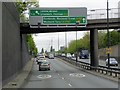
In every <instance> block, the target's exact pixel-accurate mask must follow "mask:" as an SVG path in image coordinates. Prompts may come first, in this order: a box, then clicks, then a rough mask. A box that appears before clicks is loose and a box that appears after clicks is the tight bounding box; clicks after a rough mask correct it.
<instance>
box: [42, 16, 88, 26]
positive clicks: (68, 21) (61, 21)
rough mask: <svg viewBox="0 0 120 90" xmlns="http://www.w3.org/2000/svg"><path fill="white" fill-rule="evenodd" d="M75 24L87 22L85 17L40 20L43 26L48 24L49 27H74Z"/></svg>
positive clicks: (45, 18) (44, 18)
mask: <svg viewBox="0 0 120 90" xmlns="http://www.w3.org/2000/svg"><path fill="white" fill-rule="evenodd" d="M76 22H79V24H86V23H87V20H86V18H85V17H43V20H42V23H43V24H49V25H50V24H51V25H52V24H55V25H56V24H61V25H64V24H65V25H67V24H70V25H71V24H72V25H75V24H76Z"/></svg>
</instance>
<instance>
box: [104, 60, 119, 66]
mask: <svg viewBox="0 0 120 90" xmlns="http://www.w3.org/2000/svg"><path fill="white" fill-rule="evenodd" d="M106 66H108V59H106ZM110 66H118V62H117V60H116V59H115V58H110Z"/></svg>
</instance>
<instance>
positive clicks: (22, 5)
mask: <svg viewBox="0 0 120 90" xmlns="http://www.w3.org/2000/svg"><path fill="white" fill-rule="evenodd" d="M15 4H16V7H17V10H18V12H19V15H20V20H21V22H25V21H27V22H28V21H29V19H28V18H27V17H26V15H25V12H26V11H28V10H29V8H31V7H39V2H38V0H34V2H29V1H27V0H25V1H24V2H16V3H15Z"/></svg>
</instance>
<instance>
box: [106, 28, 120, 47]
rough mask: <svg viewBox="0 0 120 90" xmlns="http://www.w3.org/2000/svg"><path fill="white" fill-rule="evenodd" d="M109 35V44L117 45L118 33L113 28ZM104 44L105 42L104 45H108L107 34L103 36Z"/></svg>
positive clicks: (119, 36) (118, 41) (119, 40)
mask: <svg viewBox="0 0 120 90" xmlns="http://www.w3.org/2000/svg"><path fill="white" fill-rule="evenodd" d="M109 37H110V46H113V45H117V44H119V43H120V39H119V38H120V34H119V33H118V32H117V31H115V30H113V31H111V32H110V36H109ZM104 44H105V46H107V45H108V36H107V34H106V35H105V38H104Z"/></svg>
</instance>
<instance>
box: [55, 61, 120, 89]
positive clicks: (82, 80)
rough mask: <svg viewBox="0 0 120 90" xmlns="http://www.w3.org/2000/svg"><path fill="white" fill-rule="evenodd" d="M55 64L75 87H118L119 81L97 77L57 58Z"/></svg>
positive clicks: (65, 78) (57, 69)
mask: <svg viewBox="0 0 120 90" xmlns="http://www.w3.org/2000/svg"><path fill="white" fill-rule="evenodd" d="M53 66H54V68H55V69H56V71H58V73H60V76H61V77H63V78H64V80H65V81H66V82H68V83H69V84H70V85H71V87H73V88H117V87H118V83H117V82H112V81H110V80H107V79H104V78H101V77H97V76H94V75H91V74H88V73H85V72H83V71H80V70H78V69H76V68H73V67H71V66H68V65H66V64H65V63H63V62H61V61H59V60H57V61H56V62H53ZM71 74H78V75H85V77H84V76H76V75H75V76H71Z"/></svg>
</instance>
